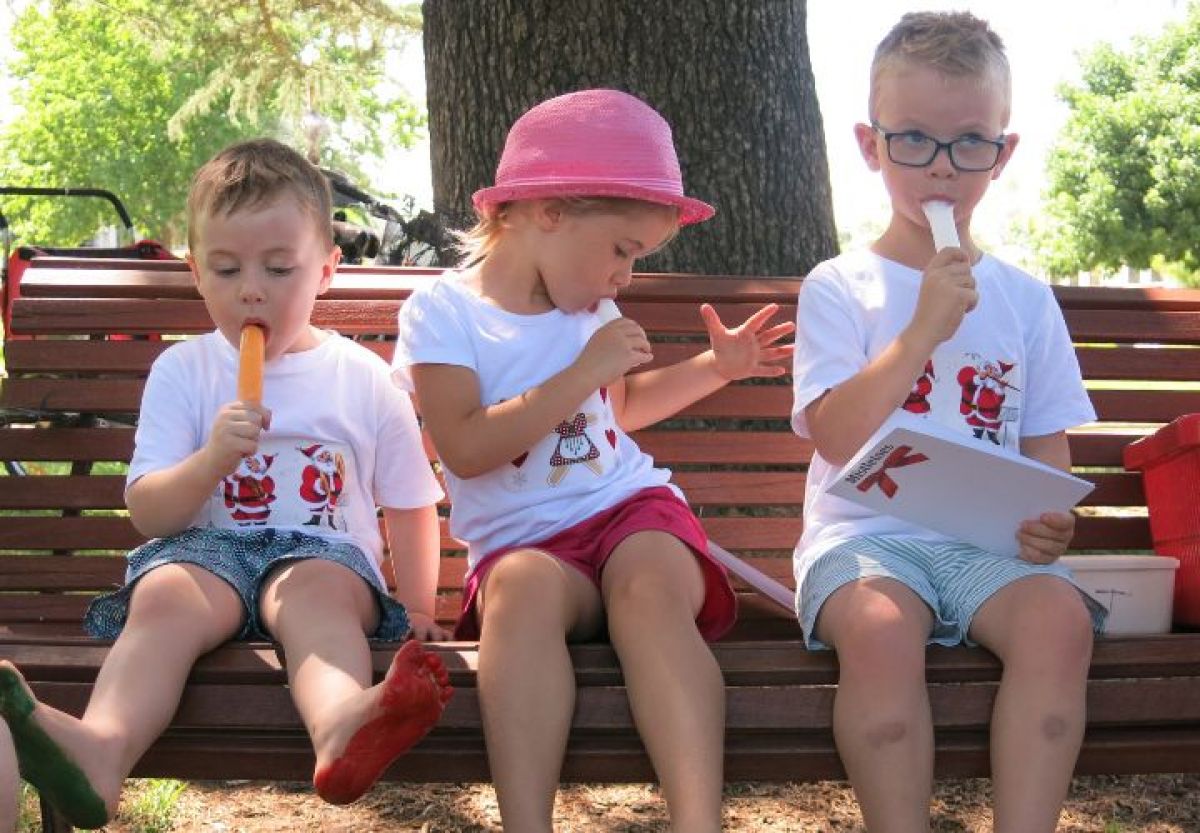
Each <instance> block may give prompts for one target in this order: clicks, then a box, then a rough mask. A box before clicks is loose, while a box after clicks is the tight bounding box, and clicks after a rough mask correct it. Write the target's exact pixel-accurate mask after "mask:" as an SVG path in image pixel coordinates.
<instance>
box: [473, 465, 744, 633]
mask: <svg viewBox="0 0 1200 833" xmlns="http://www.w3.org/2000/svg"><path fill="white" fill-rule="evenodd" d="M647 530H655V531H659V532H667V533H669V534H671V535H674V536H675V537H676V538H678V539H679V540H680V541H682V542H683V543H685V544H687V545H688V547H689V548H691V550H692V552H693V553H694V554H695V556H696V560H697V561H698V562H699V563H700V567H701V569H702V570H703V571H704V604H703V605H702V606H701V608H700V612H699V613H698V614H696V627H697V629H698V630H699V631H700V635H701V636H702V637H704V639H705V640H707V641H709V642H714V641H716V640H718V639H720V638H721V637H722V636H724V635H725V634H726V633H728V632H729V629H730V628H732V627H733V623H734V620H735V619H736V618H737V597H736V596H735V595H734V593H733V586H732V585H731V584H730V583H729V576H728V575H727V574H726V572H725V568H724V567H723V566H722V565H721V564H720V563H719V562H718V561H716V559H714V558H713V557H712V556H711V555H710V554H709V552H708V536H707V535H706V534H705V532H704V527H702V526H701V525H700V522H699V521H698V520H696V516H695V515H693V514H692V510H691V509H690V508H688V505H687V504H686V503H684V502H683V501H682V500H680V499H679V498H678V497H676V495H675V493H674V492H673V491H671V490H670V489H668V488H667V487H666V486H655V487H652V488H649V489H642V490H641V491H640V492H637V493H636V494H634V495H632V496H631V497H628V498H626V499H625V500H623V501H621V502H620V503H618V504H617V505H616V506H612V507H609V508H608V509H605V510H604V511H603V512H598V513H597V514H595V515H593V516H592V517H590V518H588V519H587V520H584V521H581V522H579V523H577V524H575V526H573V527H570V528H569V529H564V530H563V531H562V532H560V533H558V534H557V535H552V536H551V537H549V538H547V539H546V540H544V541H539V542H537V543H536V544H521V545H519V546H512V547H503V548H501V549H498V550H495V551H493V552H490V553H488V554H487V555H485V556H484V557H483V558H482V559H481V560H480V562H479V564H477V565H476V566H475V569H474V570H472V571H471V572H470V573H469V574H468V575H467V581H466V587H465V588H464V590H463V610H462V615H461V616H459V618H458V624H457V625H456V626H455V628H454V638H455V639H478V638H479V619H478V617H477V616H476V611H475V599H476V597H477V595H478V593H479V588H480V586H481V585H482V584H483V580H484V579H485V578H486V577H487V574H488V572H489V571H490V570H491V569H492V567H494V566H496V564H498V563H499V562H500V559H501V558H503V557H504V556H506V555H508V554H509V553H511V552H515V551H517V550H530V549H533V550H541V551H543V552H546V553H548V554H549V555H552V556H553V557H555V558H557V559H558V560H559V561H561V562H563V563H564V564H569V565H570V566H572V567H574V568H575V569H576V570H578V571H579V572H581V573H583V574H584V575H585V576H587V577H588V578H589V579H591V581H592V583H593V584H595V585H596V587H597V588H599V587H600V574H601V573H602V572H604V564H605V562H606V561H608V557H609V555H611V554H612V551H613V550H614V549H616V548H617V545H618V544H620V543H621V542H622V541H624V540H625V539H626V538H628V537H629V536H630V535H632V534H633V533H635V532H644V531H647Z"/></svg>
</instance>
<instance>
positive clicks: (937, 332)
mask: <svg viewBox="0 0 1200 833" xmlns="http://www.w3.org/2000/svg"><path fill="white" fill-rule="evenodd" d="M977 303H979V293H978V292H977V291H976V289H975V278H974V276H973V275H972V274H971V259H970V258H969V257H968V256H967V253H966V252H964V251H963V250H962V249H957V248H949V249H942V250H941V251H940V252H938V253H937V254H936V255H934V256H933V259H932V260H930V261H929V265H928V266H926V267H925V275H924V276H923V277H922V278H921V292H920V295H918V297H917V309H916V311H914V312H913V317H912V323H911V324H909V327H910V328H911V329H912V330H913V331H914V332H915V333H918V334H920V335H921V336H923V337H924V338H925V339H926V340H928V341H929V346H930V347H931V348H932V347H936V346H937V345H939V344H941V343H942V342H943V341H945V340H947V339H948V338H950V337H951V336H953V335H954V333H955V331H957V330H958V327H959V325H960V324H961V323H962V320H963V316H964V315H966V314H967V313H968V312H970V311H971V310H973V309H975V305H976V304H977Z"/></svg>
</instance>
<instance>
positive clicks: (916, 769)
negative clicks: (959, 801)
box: [816, 578, 933, 833]
mask: <svg viewBox="0 0 1200 833" xmlns="http://www.w3.org/2000/svg"><path fill="white" fill-rule="evenodd" d="M932 624H933V614H932V612H931V611H930V610H929V608H928V606H927V605H926V604H925V603H924V602H923V601H922V600H921V598H920V597H919V596H917V594H916V593H914V592H912V591H911V590H909V589H908V588H907V587H905V586H904V585H903V584H901V583H899V582H897V581H894V580H892V579H884V578H868V579H862V580H859V581H855V582H851V583H850V584H846V585H843V586H842V587H840V588H838V589H837V590H836V591H834V593H833V594H832V595H831V596H830V597H829V598H828V599H827V600H826V602H825V604H824V605H823V606H822V608H821V613H820V615H819V616H818V619H817V627H816V629H817V635H818V637H819V638H820V639H821V641H822V642H825V643H826V644H828V645H832V646H833V647H834V649H835V650H836V651H837V655H838V666H839V676H838V687H837V696H836V699H835V700H834V706H833V733H834V738H835V739H836V741H837V747H838V753H839V754H840V755H841V757H842V763H843V764H844V765H845V767H846V772H847V773H848V774H849V776H850V783H851V785H852V786H853V787H854V794H855V796H856V797H857V798H858V803H859V807H860V808H861V809H862V814H863V821H864V822H865V823H866V827H867V829H868V830H870V831H871V833H885V831H894V833H918V831H919V832H920V833H925V831H928V830H929V801H930V796H931V794H932V792H933V718H932V714H931V713H930V707H929V691H928V689H927V687H926V685H925V643H926V640H927V639H928V636H929V632H930V629H931V627H932ZM881 692H886V693H887V694H886V696H881Z"/></svg>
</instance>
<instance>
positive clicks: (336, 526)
mask: <svg viewBox="0 0 1200 833" xmlns="http://www.w3.org/2000/svg"><path fill="white" fill-rule="evenodd" d="M237 365H238V352H237V350H235V349H234V347H233V346H232V345H231V344H230V343H229V342H228V341H227V340H226V339H225V337H224V336H222V335H221V334H220V333H219V332H211V333H207V334H206V335H203V336H200V337H199V338H195V339H190V340H188V341H184V342H180V343H179V344H176V345H173V346H171V347H170V348H168V349H167V350H166V351H164V352H163V354H162V355H161V356H159V357H158V359H157V360H156V361H155V362H154V365H153V367H152V368H151V369H150V376H149V378H148V379H147V381H146V389H145V392H144V393H143V395H142V409H141V415H140V417H139V420H138V428H137V435H136V447H135V449H134V453H133V460H132V461H131V462H130V465H129V475H128V478H127V480H126V488H128V486H129V485H131V484H132V483H133V482H134V481H136V480H137V479H138V478H140V477H142V476H143V475H145V474H147V473H149V472H153V471H159V470H161V469H165V468H168V467H170V466H173V465H175V464H176V463H178V462H180V461H181V460H183V459H185V458H187V457H188V456H189V455H191V454H192V453H193V452H195V451H196V450H197V449H199V448H201V447H202V446H203V445H204V444H205V443H206V442H207V441H208V437H209V433H210V432H211V429H212V423H213V419H214V417H215V416H216V414H217V411H218V410H220V408H221V407H222V406H224V405H226V404H228V403H229V402H232V401H234V400H236V399H237ZM263 391H264V394H263V400H264V402H263V404H264V405H265V406H266V407H267V408H268V409H270V411H271V427H270V429H269V430H266V431H264V432H263V433H262V435H261V439H260V441H259V448H258V452H257V453H256V454H255V455H254V456H252V457H247V458H244V459H243V460H242V462H241V464H240V465H239V466H238V470H237V471H236V472H234V473H233V474H231V475H230V476H229V477H226V478H225V480H224V481H223V482H222V483H220V484H219V485H218V486H217V488H216V489H215V490H214V491H213V493H212V495H211V497H210V498H209V500H208V501H207V502H206V503H205V504H204V505H203V506H202V507H201V508H200V511H199V512H198V513H197V514H196V517H195V518H193V519H192V522H191V526H193V527H219V528H224V529H234V530H237V529H249V530H253V529H258V528H262V527H274V528H281V529H292V530H297V531H301V532H306V533H308V534H311V535H317V536H320V537H324V538H328V539H330V540H336V541H348V542H351V543H354V544H357V545H358V546H359V547H361V548H362V550H363V551H364V552H366V553H368V554H369V555H371V556H372V557H373V560H374V561H375V562H380V561H382V556H383V539H382V536H381V535H380V533H379V521H378V519H377V514H376V506H377V505H378V506H385V507H388V508H395V509H408V508H416V507H420V506H428V505H429V504H431V503H435V502H436V501H437V500H438V499H439V498H440V497H441V496H442V490H441V488H440V487H439V486H438V483H437V479H436V478H435V477H434V476H433V472H432V471H431V470H430V467H429V464H428V460H427V458H426V456H425V451H424V447H423V446H422V443H421V433H420V428H419V427H418V425H417V419H416V414H415V413H414V411H413V407H412V402H411V401H410V399H409V396H408V394H407V393H405V392H404V391H403V390H400V389H399V388H398V387H397V386H396V385H395V384H394V383H393V382H392V380H391V372H390V370H389V368H388V365H387V362H385V361H384V360H383V359H381V358H380V357H379V356H376V355H375V354H374V353H372V352H371V351H370V350H367V349H366V348H365V347H362V346H361V345H358V344H355V343H354V342H352V341H350V340H349V339H346V338H343V337H342V336H340V335H338V334H336V333H332V332H331V333H327V337H326V338H325V339H324V340H323V341H322V342H321V343H320V344H318V345H317V346H316V347H314V348H313V349H311V350H305V351H303V352H300V353H287V354H285V355H283V356H280V357H279V358H277V359H274V360H272V361H270V362H269V363H268V364H267V366H266V369H265V371H264V380H263ZM376 570H378V563H376Z"/></svg>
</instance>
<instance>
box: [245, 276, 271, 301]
mask: <svg viewBox="0 0 1200 833" xmlns="http://www.w3.org/2000/svg"><path fill="white" fill-rule="evenodd" d="M239 296H240V297H241V300H242V303H244V304H257V303H261V302H262V301H263V300H264V299H265V298H266V294H265V293H264V292H263V285H262V282H261V281H259V280H258V279H256V278H253V277H248V278H246V279H245V280H243V281H242V284H241V287H240V289H239Z"/></svg>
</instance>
